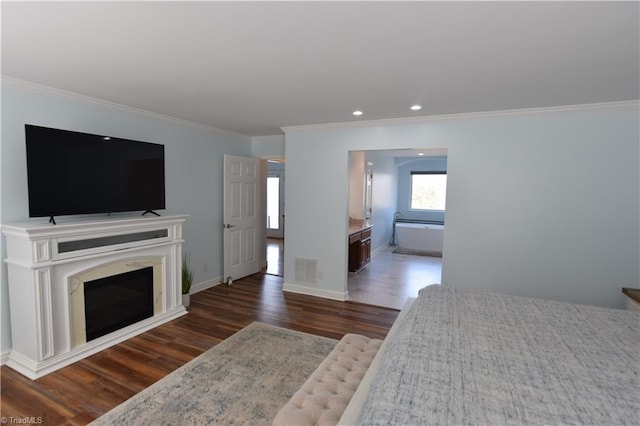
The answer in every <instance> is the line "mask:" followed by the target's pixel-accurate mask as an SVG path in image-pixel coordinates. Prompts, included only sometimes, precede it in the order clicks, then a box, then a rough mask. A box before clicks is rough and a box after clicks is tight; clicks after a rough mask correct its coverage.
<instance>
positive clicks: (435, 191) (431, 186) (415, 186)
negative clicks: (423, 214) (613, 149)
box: [411, 172, 447, 211]
mask: <svg viewBox="0 0 640 426" xmlns="http://www.w3.org/2000/svg"><path fill="white" fill-rule="evenodd" d="M446 199H447V174H446V173H445V172H411V209H412V210H442V211H444V209H445V203H446Z"/></svg>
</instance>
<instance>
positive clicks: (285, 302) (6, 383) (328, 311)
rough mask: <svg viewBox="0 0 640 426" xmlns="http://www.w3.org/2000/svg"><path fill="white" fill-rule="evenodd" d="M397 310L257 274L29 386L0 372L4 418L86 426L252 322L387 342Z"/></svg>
mask: <svg viewBox="0 0 640 426" xmlns="http://www.w3.org/2000/svg"><path fill="white" fill-rule="evenodd" d="M397 315H398V311H397V310H394V309H388V308H381V307H376V306H369V305H363V304H358V303H351V302H338V301H333V300H326V299H320V298H316V297H311V296H305V295H300V294H293V293H284V292H283V291H282V278H281V277H277V276H273V275H264V274H257V275H253V276H251V277H247V278H245V279H242V280H238V281H235V282H234V283H233V285H232V286H226V285H218V286H216V287H213V288H210V289H208V290H205V291H202V292H200V293H197V294H194V295H192V296H191V306H190V307H189V314H188V315H185V316H183V317H180V318H178V319H176V320H174V321H171V322H169V323H167V324H164V325H161V326H159V327H156V328H154V329H152V330H149V331H147V332H145V333H143V334H141V335H139V336H136V337H133V338H131V339H129V340H127V341H125V342H122V343H120V344H118V345H115V346H113V347H111V348H109V349H106V350H104V351H101V352H99V353H97V354H95V355H92V356H90V357H88V358H85V359H83V360H80V361H78V362H76V363H74V364H72V365H70V366H68V367H65V368H62V369H60V370H58V371H55V372H53V373H51V374H49V375H47V376H45V377H43V378H41V379H39V380H35V381H32V380H29V379H27V378H26V377H24V376H22V375H21V374H19V373H17V372H15V371H13V370H11V369H10V368H8V367H6V366H3V367H2V369H1V373H2V378H1V385H2V388H1V397H2V400H1V405H0V407H1V415H2V416H3V417H6V418H11V417H13V418H17V419H22V418H24V417H35V418H38V417H41V418H42V419H43V422H42V424H45V425H60V424H65V425H84V424H87V423H89V422H91V421H92V420H93V419H95V418H96V417H98V416H100V415H102V414H103V413H105V412H107V411H109V410H110V409H112V408H114V407H115V406H117V405H118V404H120V403H122V402H124V401H125V400H127V399H128V398H130V397H131V396H133V395H135V394H136V393H138V392H140V391H141V390H143V389H145V388H146V387H148V386H150V385H151V384H153V383H154V382H156V381H158V380H160V379H161V378H162V377H164V376H166V375H167V374H169V373H171V372H172V371H174V370H175V369H177V368H178V367H180V366H181V365H184V364H185V363H187V362H188V361H190V360H191V359H193V358H195V357H196V356H198V355H200V354H201V353H203V352H204V351H206V350H208V349H210V348H211V347H213V346H215V345H216V344H218V343H219V342H221V341H222V340H224V339H226V338H228V337H229V336H231V335H232V334H233V333H235V332H237V331H239V330H241V329H242V328H244V327H246V326H247V325H249V324H251V323H252V322H254V321H261V322H264V323H267V324H271V325H275V326H279V327H284V328H289V329H292V330H298V331H302V332H306V333H311V334H316V335H319V336H325V337H330V338H334V339H339V338H341V337H342V336H343V335H345V334H347V333H358V334H364V335H366V336H369V337H372V338H384V337H385V336H386V334H387V332H388V331H389V328H390V327H391V324H392V323H393V321H394V320H395V318H396V317H397Z"/></svg>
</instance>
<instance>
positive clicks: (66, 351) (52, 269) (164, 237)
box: [2, 214, 187, 379]
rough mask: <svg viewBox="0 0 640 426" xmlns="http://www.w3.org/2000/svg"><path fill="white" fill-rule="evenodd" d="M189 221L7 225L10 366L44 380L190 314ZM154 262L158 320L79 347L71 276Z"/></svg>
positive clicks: (177, 218)
mask: <svg viewBox="0 0 640 426" xmlns="http://www.w3.org/2000/svg"><path fill="white" fill-rule="evenodd" d="M186 218H187V215H173V214H172V215H166V216H161V217H141V216H135V217H132V216H127V215H118V216H108V217H104V218H98V219H96V218H85V219H68V220H59V221H58V224H57V225H53V224H48V223H45V222H44V221H34V222H24V223H14V224H5V225H3V226H2V233H3V235H4V236H5V238H6V244H7V246H6V247H7V258H6V260H5V262H6V263H7V268H8V273H9V304H10V311H11V334H12V350H11V353H10V354H9V358H8V361H7V365H8V366H9V367H11V368H13V369H15V370H16V371H18V372H20V373H22V374H24V375H25V376H27V377H29V378H31V379H37V378H39V377H42V376H44V375H46V374H48V373H51V372H52V371H55V370H57V369H59V368H61V367H64V366H66V365H69V364H71V363H73V362H75V361H77V360H80V359H82V358H84V357H86V356H89V355H92V354H94V353H96V352H99V351H101V350H103V349H105V348H107V347H109V346H112V345H114V344H116V343H119V342H122V341H124V340H126V339H128V338H130V337H133V336H135V335H137V334H140V333H142V332H144V331H146V330H149V329H151V328H153V327H156V326H158V325H160V324H163V323H165V322H168V321H171V320H173V319H175V318H178V317H180V316H182V315H184V314H186V313H187V312H186V310H185V308H184V306H183V305H182V296H181V293H182V291H181V290H182V275H181V267H182V243H183V239H182V225H183V223H184V222H185V220H186ZM150 258H151V259H157V261H158V264H159V265H160V271H159V273H158V276H159V277H160V278H159V279H160V281H161V287H160V289H159V290H158V292H159V294H160V297H159V300H158V301H156V308H155V310H154V315H153V316H152V317H150V318H147V319H145V320H142V321H139V322H137V323H135V324H132V325H129V326H127V327H125V328H122V329H120V330H117V331H114V332H112V333H110V334H107V335H105V336H102V337H99V338H97V339H94V340H91V341H89V342H82V343H78V339H77V338H74V330H73V321H74V319H73V316H74V313H73V309H72V300H71V299H72V298H71V291H70V281H71V278H72V277H75V276H77V275H78V274H80V273H82V272H84V271H89V270H92V269H95V268H99V267H101V266H102V265H109V264H114V263H117V262H120V263H122V261H129V260H130V261H132V262H135V261H137V260H138V259H150ZM76 329H77V327H76ZM76 334H77V330H76Z"/></svg>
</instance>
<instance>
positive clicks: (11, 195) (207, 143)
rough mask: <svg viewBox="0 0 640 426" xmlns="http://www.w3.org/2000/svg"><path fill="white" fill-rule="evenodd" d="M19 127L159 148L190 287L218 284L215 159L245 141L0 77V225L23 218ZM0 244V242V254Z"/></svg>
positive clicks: (5, 329) (6, 325)
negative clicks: (180, 226)
mask: <svg viewBox="0 0 640 426" xmlns="http://www.w3.org/2000/svg"><path fill="white" fill-rule="evenodd" d="M25 123H29V124H36V125H41V126H46V127H54V128H61V129H68V130H76V131H80V132H87V133H97V134H109V135H112V136H117V137H122V138H127V139H134V140H141V141H146V142H155V143H160V144H164V145H165V163H166V201H167V211H171V212H177V213H186V214H189V215H190V216H189V218H188V219H187V222H186V224H185V227H184V237H185V240H186V242H185V245H184V249H185V250H186V251H187V252H189V253H190V257H191V266H192V269H193V270H194V273H195V283H196V284H201V285H208V284H211V283H214V282H215V283H217V282H218V280H219V278H220V276H222V222H223V221H222V181H223V155H224V154H233V155H246V156H251V155H252V146H251V138H249V137H245V136H241V135H237V134H233V133H229V132H224V131H218V130H216V129H213V128H208V127H204V126H198V125H195V124H193V123H188V122H183V121H179V120H175V119H171V118H168V117H162V116H159V115H154V114H150V113H146V112H143V111H138V110H134V109H131V108H126V107H121V106H117V105H111V104H108V103H105V102H100V101H97V100H91V99H87V98H83V97H77V96H74V95H72V94H66V93H63V92H60V91H55V90H48V89H45V88H41V87H36V86H31V85H26V84H21V83H19V82H15V81H12V80H7V79H3V81H2V145H1V155H2V159H1V161H2V163H1V164H2V172H1V173H2V174H1V177H2V178H1V188H2V195H1V197H0V198H1V207H0V211H1V216H0V219H1V220H2V223H8V222H13V221H24V220H26V219H27V218H28V215H29V212H28V202H27V172H26V154H25V140H24V125H25ZM32 220H35V221H42V220H44V221H45V222H46V220H47V219H43V218H36V219H32ZM4 246H5V241H4V238H3V239H2V247H3V253H4ZM4 257H5V256H4V255H2V258H3V259H4ZM0 268H1V271H0V276H1V277H2V283H1V286H0V292H1V293H0V294H1V296H2V301H1V308H2V312H1V314H0V315H1V316H2V318H1V319H2V330H1V331H2V341H1V344H2V346H1V350H2V353H3V354H4V353H6V352H7V350H8V349H9V348H10V347H11V338H10V320H9V309H8V306H9V303H8V287H7V270H6V266H5V264H4V262H1V267H0Z"/></svg>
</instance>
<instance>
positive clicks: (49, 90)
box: [2, 75, 251, 138]
mask: <svg viewBox="0 0 640 426" xmlns="http://www.w3.org/2000/svg"><path fill="white" fill-rule="evenodd" d="M2 82H3V83H8V84H11V85H13V86H17V87H20V88H21V89H23V90H28V91H30V92H33V93H39V94H45V95H51V96H57V97H61V98H66V99H70V100H73V101H79V102H87V103H92V104H96V105H98V106H102V107H105V108H111V109H117V110H119V111H125V112H128V113H132V114H137V115H143V116H145V117H150V118H155V119H159V120H163V121H168V122H171V123H174V124H180V125H183V126H188V127H195V128H198V129H201V130H206V131H208V132H214V133H222V134H226V135H230V136H240V137H244V138H250V137H251V136H248V135H243V134H241V133H236V132H232V131H231V130H225V129H220V128H217V127H213V126H208V125H206V124H201V123H196V122H195V121H189V120H184V119H182V118H177V117H172V116H170V115H165V114H160V113H157V112H153V111H147V110H145V109H142V108H135V107H131V106H127V105H123V104H119V103H116V102H111V101H106V100H104V99H100V98H94V97H92V96H87V95H81V94H79V93H75V92H70V91H67V90H63V89H57V88H54V87H50V86H45V85H42V84H38V83H33V82H31V81H26V80H20V79H17V78H13V77H8V76H6V75H2Z"/></svg>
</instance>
